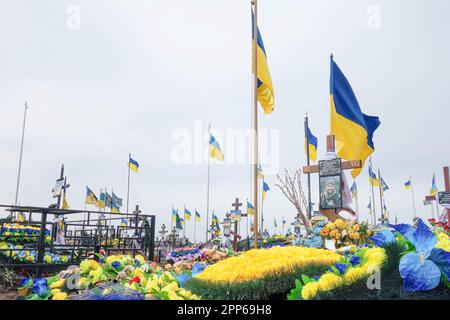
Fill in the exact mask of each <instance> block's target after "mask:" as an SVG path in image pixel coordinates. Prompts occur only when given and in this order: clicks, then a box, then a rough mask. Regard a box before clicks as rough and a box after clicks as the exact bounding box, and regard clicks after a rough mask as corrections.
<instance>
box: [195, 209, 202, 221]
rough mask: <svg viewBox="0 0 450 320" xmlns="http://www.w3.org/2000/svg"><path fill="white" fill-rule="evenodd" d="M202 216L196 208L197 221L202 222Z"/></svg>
mask: <svg viewBox="0 0 450 320" xmlns="http://www.w3.org/2000/svg"><path fill="white" fill-rule="evenodd" d="M200 220H201V217H200V213H198V211H197V210H195V221H197V222H200Z"/></svg>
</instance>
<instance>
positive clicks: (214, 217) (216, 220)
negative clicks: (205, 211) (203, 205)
mask: <svg viewBox="0 0 450 320" xmlns="http://www.w3.org/2000/svg"><path fill="white" fill-rule="evenodd" d="M212 223H219V218H217V216H216V215H215V214H214V212H213V214H212Z"/></svg>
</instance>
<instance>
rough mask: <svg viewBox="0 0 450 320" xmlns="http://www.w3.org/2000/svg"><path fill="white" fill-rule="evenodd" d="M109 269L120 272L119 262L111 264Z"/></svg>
mask: <svg viewBox="0 0 450 320" xmlns="http://www.w3.org/2000/svg"><path fill="white" fill-rule="evenodd" d="M111 267H113V268H114V270H117V271H120V270H119V268H120V267H121V264H120V262H119V261H117V260H114V262H113V263H111Z"/></svg>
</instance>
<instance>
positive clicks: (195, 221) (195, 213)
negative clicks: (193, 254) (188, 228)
mask: <svg viewBox="0 0 450 320" xmlns="http://www.w3.org/2000/svg"><path fill="white" fill-rule="evenodd" d="M194 210H195V212H194V243H197V236H196V225H197V208H195V209H194Z"/></svg>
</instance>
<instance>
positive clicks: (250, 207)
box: [247, 200, 255, 216]
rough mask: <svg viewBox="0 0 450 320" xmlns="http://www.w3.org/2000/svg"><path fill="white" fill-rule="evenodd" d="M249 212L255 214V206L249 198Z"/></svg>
mask: <svg viewBox="0 0 450 320" xmlns="http://www.w3.org/2000/svg"><path fill="white" fill-rule="evenodd" d="M247 214H249V215H252V216H253V215H254V214H255V207H254V206H253V205H252V204H251V203H250V202H248V200H247Z"/></svg>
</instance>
